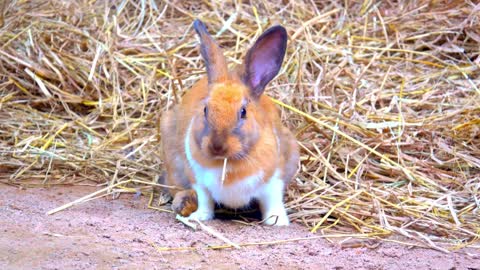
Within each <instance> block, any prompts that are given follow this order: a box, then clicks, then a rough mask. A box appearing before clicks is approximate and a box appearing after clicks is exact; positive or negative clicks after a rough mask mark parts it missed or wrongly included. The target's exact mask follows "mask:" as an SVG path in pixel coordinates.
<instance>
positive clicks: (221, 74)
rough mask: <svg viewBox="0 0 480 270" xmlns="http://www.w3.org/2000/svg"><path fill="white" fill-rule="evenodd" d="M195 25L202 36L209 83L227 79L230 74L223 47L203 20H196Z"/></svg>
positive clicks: (201, 50)
mask: <svg viewBox="0 0 480 270" xmlns="http://www.w3.org/2000/svg"><path fill="white" fill-rule="evenodd" d="M193 27H194V28H195V31H196V32H197V34H198V37H199V38H200V53H201V54H202V57H203V60H205V66H206V67H207V76H208V83H210V84H212V83H218V82H222V81H225V80H226V79H227V76H228V67H227V61H226V59H225V56H224V55H223V52H222V49H221V48H220V47H219V46H218V45H217V43H216V42H215V40H213V38H212V36H210V34H209V33H208V30H207V27H206V26H205V24H204V23H203V22H202V21H200V20H198V19H197V20H195V21H194V22H193Z"/></svg>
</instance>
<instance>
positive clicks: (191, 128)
mask: <svg viewBox="0 0 480 270" xmlns="http://www.w3.org/2000/svg"><path fill="white" fill-rule="evenodd" d="M194 28H195V30H196V32H197V34H198V36H199V38H200V41H201V45H200V52H201V55H202V57H203V59H204V60H205V65H206V69H207V76H206V78H203V79H201V80H200V81H198V82H197V83H196V84H194V85H193V86H192V88H191V89H190V90H189V91H188V92H187V93H186V94H185V95H184V96H183V98H182V102H181V103H180V104H178V105H176V106H175V107H174V108H173V109H171V110H170V111H168V112H166V113H165V114H164V115H163V117H162V121H161V133H162V143H163V151H164V159H165V165H166V171H167V175H166V183H167V184H169V185H176V186H181V187H183V188H185V190H182V191H175V190H171V193H172V196H173V197H174V200H173V203H172V208H173V210H174V211H175V212H176V213H178V214H180V215H182V216H185V217H189V218H197V219H199V220H208V219H212V218H213V217H214V206H215V203H221V204H223V205H225V206H227V207H230V208H234V209H235V208H241V207H244V206H246V205H248V204H249V203H250V201H251V200H252V199H256V200H257V201H258V203H259V205H260V210H261V212H262V216H263V218H264V219H265V223H266V224H269V225H288V224H289V220H288V217H287V213H286V211H285V207H284V204H283V194H284V189H285V187H286V185H287V184H288V182H289V181H290V180H291V179H292V178H293V176H294V175H295V173H296V171H297V168H298V160H299V153H298V145H297V142H296V140H295V138H294V136H293V135H292V133H290V131H289V130H288V129H287V128H285V127H283V126H282V123H281V121H280V117H279V112H278V110H277V108H276V107H275V104H274V103H273V102H272V101H271V100H270V99H269V98H268V97H266V96H265V95H263V92H264V90H265V86H266V85H267V84H268V83H269V82H270V81H271V80H272V79H273V78H274V77H275V76H276V75H277V73H278V72H279V70H280V67H281V65H282V62H283V58H284V55H285V50H286V46H287V32H286V30H285V28H283V27H282V26H274V27H272V28H270V29H268V30H267V31H265V32H264V33H263V34H262V35H261V36H260V37H259V38H258V40H257V41H256V43H255V44H254V45H253V47H252V48H251V49H250V50H249V51H248V53H247V55H246V59H245V61H244V63H243V65H241V66H240V67H238V68H237V69H236V70H234V71H229V70H228V68H227V63H226V58H225V56H224V55H223V52H222V50H221V49H220V47H219V46H218V45H217V44H216V42H215V41H214V39H213V38H212V37H211V36H210V35H209V34H208V31H207V28H206V27H205V25H204V24H203V22H201V21H199V20H196V21H195V22H194ZM225 159H227V163H226V164H227V165H226V175H225V179H224V182H222V172H223V166H224V160H225Z"/></svg>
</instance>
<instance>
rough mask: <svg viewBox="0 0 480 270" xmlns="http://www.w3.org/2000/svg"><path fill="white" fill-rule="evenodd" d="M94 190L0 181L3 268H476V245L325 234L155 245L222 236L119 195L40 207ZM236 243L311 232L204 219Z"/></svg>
mask: <svg viewBox="0 0 480 270" xmlns="http://www.w3.org/2000/svg"><path fill="white" fill-rule="evenodd" d="M94 190H95V189H93V188H83V187H82V188H80V187H78V188H77V187H75V188H72V187H68V188H57V187H56V188H51V189H28V190H20V189H17V188H13V187H9V186H5V185H1V184H0V235H1V237H0V269H73V268H75V269H138V268H147V269H211V268H215V269H228V270H233V269H337V270H338V269H415V270H420V269H480V257H479V255H478V254H479V251H478V250H475V249H465V250H462V251H461V252H457V253H450V254H444V253H441V252H437V251H434V250H430V249H422V248H407V247H405V246H400V245H395V244H389V243H383V244H381V245H378V246H375V247H374V248H373V247H368V246H364V247H359V248H342V247H340V246H339V245H337V244H331V243H329V242H327V241H326V240H324V239H316V240H306V241H299V242H294V243H286V244H276V245H266V246H249V247H243V248H242V249H240V250H233V249H224V250H206V249H201V250H195V251H164V252H159V251H157V250H156V249H155V248H154V247H153V246H152V245H151V243H154V244H155V245H157V246H158V247H198V248H201V247H205V246H207V245H221V244H223V242H222V241H220V240H218V239H216V238H214V237H212V236H211V235H209V234H207V233H205V232H203V231H193V230H192V229H190V228H188V227H186V226H185V225H183V224H181V223H179V222H178V221H176V220H175V219H174V217H173V216H172V215H170V214H168V213H160V212H157V211H153V210H150V209H147V208H146V199H145V198H139V199H134V197H133V196H131V195H124V196H122V197H121V198H120V199H117V200H110V199H98V200H94V201H91V202H87V203H85V204H83V205H80V206H76V207H73V208H70V209H68V210H65V211H62V212H59V213H57V214H55V215H53V216H47V215H45V213H46V212H47V211H48V210H51V209H53V208H55V207H57V206H60V205H62V204H64V203H67V202H70V201H72V200H74V199H77V198H79V197H81V196H83V195H86V194H88V193H90V192H92V191H94ZM208 225H210V226H211V227H213V228H215V229H216V230H217V231H219V232H221V233H222V234H224V235H225V236H227V237H228V238H230V239H231V240H233V241H236V242H238V243H244V242H259V241H272V240H280V239H290V238H296V237H311V236H313V235H312V234H310V233H309V232H308V231H307V230H306V229H305V228H304V227H302V226H300V225H297V224H293V225H292V226H289V227H287V228H270V227H266V226H245V225H241V224H237V223H233V222H231V221H222V220H214V221H211V222H209V223H208Z"/></svg>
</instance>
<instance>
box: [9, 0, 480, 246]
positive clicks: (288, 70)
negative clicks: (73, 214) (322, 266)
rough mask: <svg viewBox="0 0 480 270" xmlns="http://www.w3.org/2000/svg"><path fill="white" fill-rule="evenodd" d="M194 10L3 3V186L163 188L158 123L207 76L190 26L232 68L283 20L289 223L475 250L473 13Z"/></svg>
mask: <svg viewBox="0 0 480 270" xmlns="http://www.w3.org/2000/svg"><path fill="white" fill-rule="evenodd" d="M186 2H187V1H174V2H170V1H151V0H142V1H129V0H125V1H54V0H52V1H20V0H18V1H15V0H14V1H7V2H3V4H4V5H5V11H4V12H3V14H4V16H3V17H1V16H0V93H1V96H0V149H1V150H0V151H1V153H2V154H1V156H0V162H1V165H0V181H1V182H3V183H7V184H13V185H22V186H39V185H44V184H47V185H61V184H63V185H65V184H79V185H97V184H104V185H106V184H108V185H113V184H115V183H119V182H122V181H125V180H140V181H145V182H155V181H156V179H157V178H158V177H159V175H161V173H162V157H161V156H160V155H159V153H160V151H159V142H160V140H161V138H160V137H159V132H158V126H159V125H158V120H159V117H160V115H161V113H162V112H164V111H165V110H167V109H168V108H169V107H170V106H171V105H172V104H173V103H174V102H175V101H176V100H177V99H178V98H181V95H182V93H183V92H184V91H185V90H186V89H188V87H189V86H190V85H191V84H192V83H194V82H195V81H196V80H197V79H198V78H199V77H200V76H202V75H203V74H204V73H205V71H204V68H203V61H202V60H201V58H200V57H199V53H198V49H197V39H196V37H195V35H194V31H193V30H192V21H193V20H194V18H197V17H198V18H202V19H203V20H204V21H205V22H206V24H207V25H208V26H209V29H210V31H211V32H212V33H213V34H216V35H217V39H218V41H219V43H220V44H221V45H222V46H223V47H225V48H228V49H227V50H226V51H227V57H228V58H229V59H230V63H232V64H234V63H240V61H241V59H243V56H244V53H245V51H246V48H248V47H249V45H251V44H252V42H253V40H255V38H256V37H258V35H259V34H260V33H261V32H262V31H263V30H265V29H266V28H267V27H269V26H271V25H273V24H277V23H280V24H282V25H284V26H285V27H286V28H287V30H288V32H289V45H288V52H287V57H286V60H285V63H284V65H283V69H282V71H281V74H280V75H279V76H278V77H277V79H276V80H275V81H274V82H273V83H272V84H271V85H270V87H269V88H268V89H267V91H266V92H267V93H268V94H269V95H270V96H272V97H274V98H275V99H276V100H278V102H279V103H280V104H284V105H283V109H282V116H283V118H284V119H285V123H286V124H288V125H289V126H290V127H291V128H292V129H293V130H295V131H296V134H297V138H298V140H299V143H300V145H301V150H302V169H301V172H300V174H299V175H298V176H297V178H296V179H295V180H294V181H293V183H292V185H291V187H290V189H289V191H288V204H287V205H288V207H289V208H290V210H291V212H292V214H291V218H292V220H295V221H296V222H300V223H303V224H305V226H308V227H309V228H311V229H312V230H313V231H321V232H322V233H325V234H329V233H344V234H345V235H349V234H352V235H353V234H355V235H360V236H363V237H375V236H381V237H386V236H389V235H392V234H400V235H404V236H407V237H409V238H410V239H412V240H417V241H419V242H421V243H426V244H428V245H430V246H436V245H437V244H438V243H443V244H449V245H448V246H447V247H448V248H455V247H461V246H464V245H471V244H472V243H474V241H476V240H477V239H478V236H479V232H480V218H479V209H480V117H479V116H480V106H479V105H480V90H479V88H480V80H479V75H480V56H479V54H480V47H479V42H480V27H479V25H480V5H479V4H474V2H473V1H451V3H450V2H445V3H444V2H443V1H408V2H407V1H399V2H401V3H400V4H397V3H390V1H385V2H378V3H376V2H375V1H367V0H366V1H363V2H362V1H357V2H355V1H354V2H355V3H351V1H318V2H321V3H320V4H316V5H314V4H312V3H313V1H283V2H284V3H282V1H272V2H276V3H270V2H268V1H263V2H258V3H257V4H256V5H255V6H252V5H250V4H248V3H240V2H238V1H235V2H223V1H218V2H214V3H210V2H206V1H205V2H198V3H193V2H194V1H192V3H188V4H187V3H186ZM407 3H408V4H407ZM1 8H2V7H1V4H0V9H1ZM0 14H1V13H0ZM129 186H130V187H134V186H136V187H137V188H141V190H143V191H144V192H145V193H149V192H150V191H151V190H152V188H151V185H148V184H139V183H131V184H130V185H129ZM438 248H440V247H438Z"/></svg>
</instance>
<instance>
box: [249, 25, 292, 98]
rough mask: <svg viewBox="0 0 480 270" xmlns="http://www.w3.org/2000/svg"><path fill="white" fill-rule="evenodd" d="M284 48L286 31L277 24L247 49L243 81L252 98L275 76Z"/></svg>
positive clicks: (285, 47) (281, 60) (280, 64)
mask: <svg viewBox="0 0 480 270" xmlns="http://www.w3.org/2000/svg"><path fill="white" fill-rule="evenodd" d="M286 49H287V31H286V30H285V28H283V27H282V26H279V25H277V26H274V27H271V28H270V29H268V30H267V31H265V32H264V33H263V34H262V35H261V36H260V37H259V38H258V40H257V41H256V42H255V44H254V45H253V47H252V48H251V49H250V50H249V51H248V53H247V56H246V59H245V62H244V74H243V81H244V83H245V84H246V85H247V86H248V87H249V88H250V91H251V95H252V96H253V97H254V98H258V97H260V95H261V94H262V93H263V91H264V90H265V86H266V85H267V84H268V83H269V82H270V81H271V80H272V79H273V78H274V77H275V76H277V74H278V72H279V71H280V67H281V66H282V62H283V57H284V56H285V50H286Z"/></svg>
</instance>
